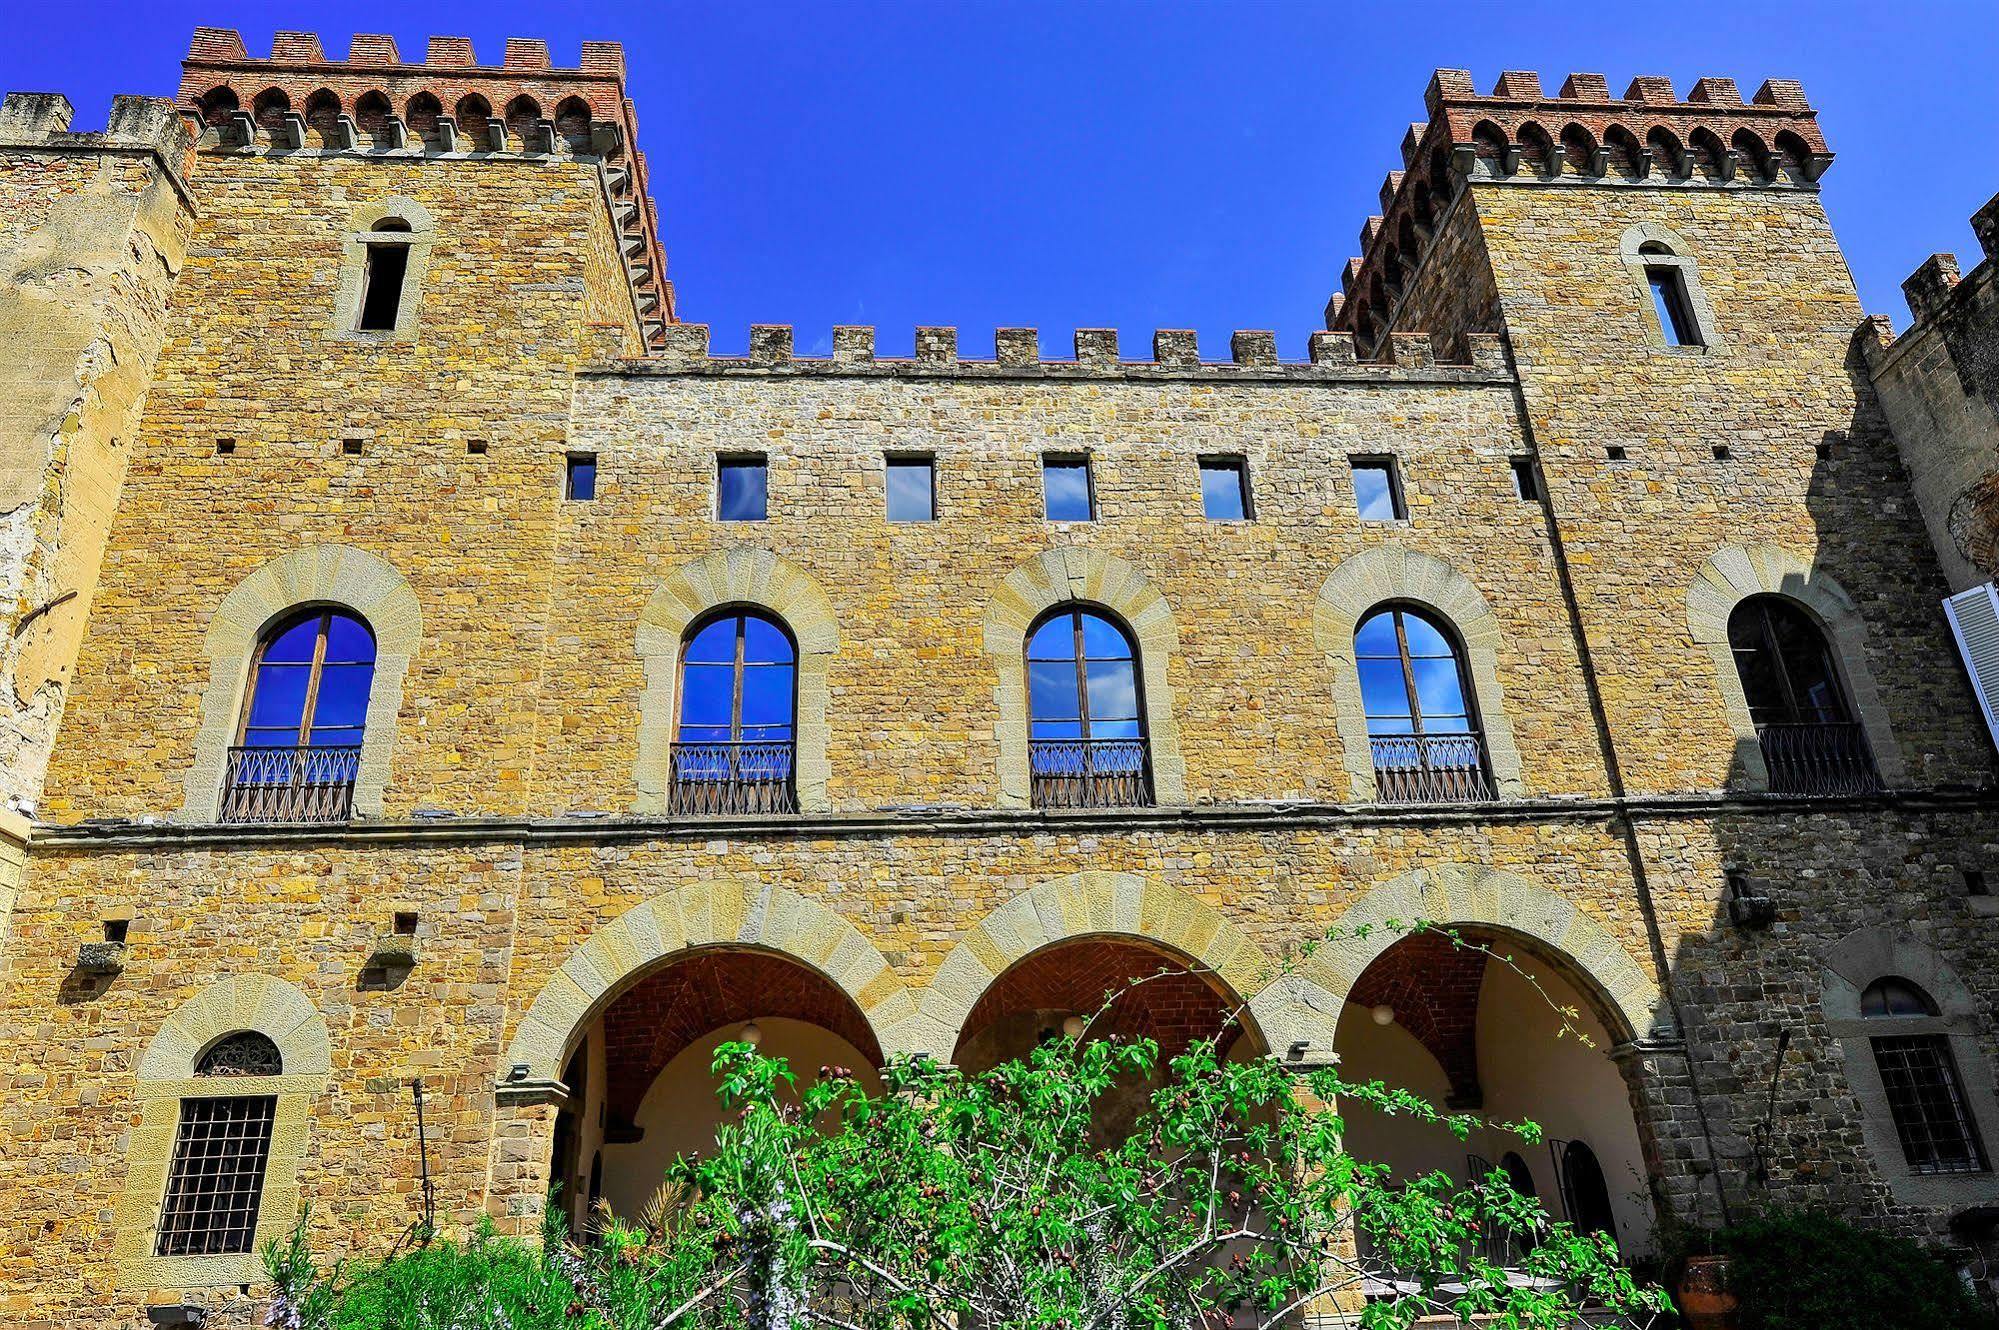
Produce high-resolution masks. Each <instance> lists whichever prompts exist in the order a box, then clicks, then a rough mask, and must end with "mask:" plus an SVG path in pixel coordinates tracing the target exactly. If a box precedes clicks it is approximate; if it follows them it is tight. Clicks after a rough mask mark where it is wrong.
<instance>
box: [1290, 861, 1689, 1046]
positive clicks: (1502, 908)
mask: <svg viewBox="0 0 1999 1330" xmlns="http://www.w3.org/2000/svg"><path fill="white" fill-rule="evenodd" d="M1419 920H1427V921H1429V922H1431V923H1435V924H1438V925H1444V926H1457V925H1472V924H1482V925H1485V926H1487V927H1491V928H1498V929H1503V930H1505V931H1507V932H1509V933H1515V934H1518V935H1520V936H1522V937H1525V938H1527V939H1530V940H1531V941H1533V942H1536V943H1538V944H1540V945H1541V946H1542V947H1544V948H1546V949H1547V950H1548V951H1549V952H1551V953H1552V954H1553V957H1554V958H1555V959H1556V960H1557V961H1561V962H1566V963H1567V964H1568V965H1569V966H1570V967H1572V969H1573V970H1574V971H1575V972H1576V974H1577V976H1578V977H1580V978H1581V979H1583V980H1585V981H1586V982H1587V984H1588V986H1589V987H1591V988H1593V989H1594V990H1595V995H1596V997H1597V998H1598V999H1599V1004H1600V1005H1601V1006H1603V1007H1604V1008H1606V1010H1604V1011H1602V1012H1600V1013H1599V1014H1600V1015H1602V1016H1604V1017H1605V1018H1606V1024H1607V1025H1608V1026H1610V1033H1611V1038H1612V1039H1613V1041H1615V1042H1619V1043H1622V1042H1626V1041H1628V1040H1631V1039H1633V1038H1643V1037H1646V1036H1648V1035H1650V1034H1651V1032H1652V1031H1653V1029H1654V1027H1655V1026H1657V1025H1664V1024H1670V1021H1669V1020H1668V1019H1666V1018H1664V1017H1663V1016H1662V1015H1661V1014H1660V1012H1659V1004H1660V1003H1661V1002H1662V1000H1663V999H1662V998H1661V997H1660V994H1659V986H1658V984H1657V982H1655V980H1654V979H1653V977H1652V974H1651V972H1650V971H1649V970H1648V969H1647V968H1646V967H1645V966H1644V965H1642V964H1640V963H1639V961H1638V960H1637V958H1636V957H1634V956H1633V955H1632V954H1631V953H1630V952H1629V951H1628V950H1626V949H1625V947H1624V945H1623V944H1622V943H1621V942H1619V941H1618V940H1617V938H1616V937H1615V936H1614V935H1613V934H1612V933H1611V932H1610V930H1609V929H1608V928H1607V927H1605V926H1604V925H1603V924H1602V923H1601V922H1599V921H1598V920H1596V919H1595V918H1593V917H1592V916H1591V915H1589V914H1588V913H1587V912H1585V911H1584V910H1582V909H1581V908H1580V907H1578V906H1576V905H1574V904H1572V903H1571V902H1569V901H1567V900H1565V899H1563V898H1562V897H1561V896H1559V895H1557V894H1556V893H1555V892H1553V891H1550V890H1549V889H1548V888H1546V887H1543V886H1541V885H1539V884H1537V883H1535V882H1533V881H1530V880H1529V879H1527V878H1524V877H1522V876H1520V875H1519V874H1517V873H1509V872H1505V871H1502V870H1499V869H1493V868H1483V867H1478V866H1475V865H1466V864H1438V865H1435V866H1433V867H1429V868H1419V869H1416V870H1414V871H1413V872H1408V873H1404V874H1402V875H1401V876H1400V877H1396V878H1393V879H1390V880H1389V881H1387V882H1384V883H1382V884H1380V885H1379V886H1376V887H1374V888H1373V889H1371V890H1370V891H1368V892H1367V893H1366V894H1365V895H1363V896H1362V897H1361V898H1360V899H1359V900H1357V901H1355V902H1354V903H1353V904H1352V905H1350V906H1348V907H1347V908H1346V910H1345V911H1344V912H1342V913H1341V915H1340V917H1339V918H1338V920H1336V921H1335V923H1334V925H1333V929H1332V930H1331V931H1332V933H1333V937H1332V938H1331V940H1329V941H1327V942H1326V943H1325V944H1323V945H1322V946H1320V947H1319V948H1318V949H1317V950H1316V951H1314V952H1313V954H1312V956H1311V959H1310V960H1308V961H1307V962H1306V963H1305V965H1304V966H1303V971H1302V972H1303V974H1304V975H1305V977H1306V978H1308V979H1310V980H1311V981H1312V982H1314V983H1316V984H1318V985H1319V987H1320V988H1321V989H1322V990H1323V991H1324V992H1326V993H1330V994H1333V995H1336V996H1337V997H1338V998H1339V999H1340V1000H1341V1001H1344V1000H1345V998H1346V995H1347V994H1348V993H1350V992H1352V991H1353V988H1354V985H1355V984H1357V983H1358V982H1359V981H1360V977H1361V975H1362V974H1363V973H1365V972H1366V970H1367V967H1368V966H1369V965H1371V964H1372V963H1373V962H1374V961H1375V959H1376V958H1377V957H1379V956H1380V955H1381V954H1382V953H1383V952H1385V951H1387V950H1388V949H1389V948H1390V947H1392V946H1394V945H1395V944H1396V943H1397V942H1398V941H1400V940H1401V939H1402V938H1403V937H1405V936H1407V934H1406V933H1405V932H1403V931H1402V930H1400V929H1398V928H1395V927H1391V926H1390V921H1395V922H1397V923H1400V924H1405V925H1406V924H1413V923H1415V922H1417V921H1419ZM1335 1019H1337V1014H1336V1015H1335ZM1620 1027H1621V1028H1620Z"/></svg>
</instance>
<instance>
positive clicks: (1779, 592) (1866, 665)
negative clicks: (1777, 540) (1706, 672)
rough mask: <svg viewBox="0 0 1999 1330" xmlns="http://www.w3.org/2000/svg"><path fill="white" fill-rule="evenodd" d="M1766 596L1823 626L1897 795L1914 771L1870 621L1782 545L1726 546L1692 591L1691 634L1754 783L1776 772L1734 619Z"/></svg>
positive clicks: (1824, 575)
mask: <svg viewBox="0 0 1999 1330" xmlns="http://www.w3.org/2000/svg"><path fill="white" fill-rule="evenodd" d="M1761 595H1775V596H1783V597H1785V598H1786V599H1789V600H1793V601H1796V602H1797V603H1798V604H1800V605H1803V606H1804V607H1805V608H1806V609H1808V610H1810V611H1811V612H1812V614H1813V615H1814V616H1816V617H1817V619H1818V620H1819V622H1820V623H1821V624H1822V625H1824V627H1825V630H1826V633H1827V636H1828V637H1829V639H1830V642H1831V646H1832V648H1833V653H1834V655H1835V656H1837V657H1838V660H1839V665H1840V671H1841V673H1842V674H1843V675H1844V676H1845V679H1846V686H1847V688H1848V690H1849V691H1850V692H1851V693H1852V695H1853V707H1854V710H1855V711H1856V712H1857V713H1858V714H1859V716H1860V722H1861V726H1862V728H1863V729H1865V730H1866V732H1867V742H1868V745H1869V747H1870V748H1872V750H1873V753H1874V765H1875V767H1876V769H1877V770H1879V772H1880V773H1881V779H1882V781H1883V782H1884V783H1886V784H1887V785H1888V786H1889V787H1891V788H1893V787H1896V786H1899V785H1902V784H1904V783H1905V782H1906V780H1907V778H1908V766H1907V763H1906V761H1905V760H1904V758H1903V756H1902V748H1901V744H1900V743H1899V742H1898V741H1897V739H1896V738H1895V729H1894V726H1893V724H1892V723H1891V722H1890V720H1889V718H1888V708H1887V705H1886V703H1885V702H1884V700H1883V698H1882V695H1881V689H1880V687H1879V685H1878V684H1876V682H1875V679H1874V672H1873V669H1872V666H1871V664H1870V662H1869V658H1868V643H1867V622H1866V620H1865V619H1864V618H1862V617H1861V614H1860V609H1859V607H1858V605H1857V604H1856V603H1855V602H1854V599H1853V597H1852V596H1851V595H1850V594H1849V593H1848V592H1847V590H1846V588H1845V587H1843V586H1841V585H1840V583H1839V579H1838V578H1836V577H1834V576H1833V575H1832V574H1831V573H1829V572H1827V571H1826V570H1824V569H1823V568H1820V567H1819V566H1818V565H1817V563H1816V561H1815V560H1814V558H1813V556H1811V555H1809V554H1806V553H1803V552H1801V551H1797V550H1791V549H1786V548H1784V547H1783V546H1781V545H1770V544H1764V545H1749V546H1743V545H1724V546H1723V547H1722V548H1720V549H1718V550H1716V551H1715V552H1714V553H1713V554H1712V555H1710V556H1709V558H1708V559H1707V561H1706V562H1705V563H1703V564H1702V565H1701V567H1700V570H1699V572H1698V573H1697V574H1696V575H1695V577H1694V580H1693V582H1692V584H1691V585H1689V586H1688V588H1687V632H1688V634H1689V635H1690V636H1691V637H1692V638H1693V640H1694V643H1695V644H1696V645H1697V646H1698V647H1701V648H1703V649H1705V650H1706V652H1707V654H1708V657H1709V659H1710V660H1711V661H1712V662H1713V663H1714V671H1715V684H1716V686H1717V687H1718V688H1719V689H1720V691H1721V704H1722V712H1723V714H1724V716H1725V717H1726V718H1727V720H1728V724H1729V728H1730V729H1732V730H1734V732H1735V740H1736V752H1737V755H1738V764H1739V766H1740V767H1741V768H1742V770H1743V772H1744V774H1745V775H1746V776H1747V778H1748V779H1749V781H1750V783H1751V784H1752V785H1755V786H1759V787H1761V786H1767V785H1768V783H1769V773H1768V771H1767V769H1766V768H1765V767H1764V764H1763V757H1762V749H1761V745H1760V744H1759V743H1758V741H1757V736H1756V725H1755V723H1754V721H1752V720H1751V718H1750V714H1749V698H1748V696H1747V695H1746V694H1745V693H1744V692H1743V691H1742V676H1741V675H1740V674H1739V673H1738V672H1737V670H1736V665H1735V656H1734V653H1733V652H1732V651H1731V650H1730V649H1729V645H1728V620H1729V616H1730V615H1732V614H1733V613H1734V612H1735V607H1736V606H1737V605H1739V604H1741V603H1742V602H1743V601H1744V600H1747V599H1748V598H1749V597H1751V596H1761Z"/></svg>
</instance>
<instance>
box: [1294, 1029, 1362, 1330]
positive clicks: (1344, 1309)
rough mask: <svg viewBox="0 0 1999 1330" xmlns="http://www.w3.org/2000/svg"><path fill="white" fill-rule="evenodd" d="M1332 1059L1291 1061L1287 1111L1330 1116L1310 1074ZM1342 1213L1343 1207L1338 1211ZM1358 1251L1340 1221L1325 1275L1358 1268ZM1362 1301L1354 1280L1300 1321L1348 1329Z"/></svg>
mask: <svg viewBox="0 0 1999 1330" xmlns="http://www.w3.org/2000/svg"><path fill="white" fill-rule="evenodd" d="M1335 1061H1336V1059H1335V1058H1334V1057H1332V1056H1331V1055H1326V1057H1325V1060H1324V1061H1323V1062H1316V1063H1313V1062H1303V1061H1300V1062H1294V1063H1292V1064H1291V1069H1292V1071H1293V1075H1292V1078H1291V1109H1292V1111H1293V1112H1297V1113H1305V1114H1309V1115H1311V1116H1315V1117H1316V1116H1318V1115H1320V1114H1330V1113H1333V1112H1334V1111H1335V1109H1334V1105H1333V1103H1332V1101H1330V1100H1327V1099H1322V1098H1320V1097H1319V1094H1318V1092H1317V1091H1316V1090H1314V1089H1313V1088H1312V1082H1311V1075H1312V1073H1313V1072H1315V1071H1323V1070H1325V1069H1327V1068H1329V1067H1331V1066H1333V1065H1334V1063H1335ZM1341 1213H1342V1215H1344V1214H1345V1210H1344V1207H1343V1208H1342V1211H1341ZM1359 1260H1360V1252H1359V1249H1358V1248H1357V1247H1356V1245H1355V1242H1354V1230H1353V1225H1352V1224H1350V1223H1347V1222H1345V1220H1344V1218H1343V1219H1342V1220H1341V1222H1340V1225H1339V1228H1338V1230H1337V1231H1336V1232H1335V1233H1334V1234H1333V1253H1332V1259H1331V1261H1330V1262H1328V1273H1329V1274H1330V1273H1331V1270H1332V1268H1333V1267H1334V1266H1335V1265H1344V1266H1346V1267H1347V1268H1348V1269H1350V1270H1358V1269H1359ZM1366 1305H1367V1303H1366V1298H1365V1297H1364V1296H1363V1294H1362V1292H1361V1287H1360V1283H1359V1280H1358V1278H1356V1279H1355V1281H1354V1282H1353V1283H1352V1284H1350V1285H1345V1286H1342V1287H1340V1288H1337V1289H1335V1290H1333V1291H1332V1292H1330V1293H1327V1294H1324V1295H1323V1296H1321V1297H1318V1298H1315V1299H1313V1300H1312V1301H1311V1302H1308V1303H1306V1304H1305V1305H1304V1307H1303V1308H1302V1309H1301V1313H1300V1315H1301V1321H1302V1323H1303V1325H1304V1328H1305V1330H1349V1327H1352V1326H1356V1325H1359V1324H1360V1315H1361V1312H1362V1311H1363V1310H1365V1309H1366Z"/></svg>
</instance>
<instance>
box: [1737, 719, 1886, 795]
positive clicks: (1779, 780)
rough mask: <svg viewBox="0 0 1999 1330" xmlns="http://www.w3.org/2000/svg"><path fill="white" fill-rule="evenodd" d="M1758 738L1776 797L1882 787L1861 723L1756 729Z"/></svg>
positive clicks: (1868, 790)
mask: <svg viewBox="0 0 1999 1330" xmlns="http://www.w3.org/2000/svg"><path fill="white" fill-rule="evenodd" d="M1756 740H1757V743H1758V744H1759V745H1760V746H1761V747H1762V749H1763V765H1764V766H1765V767H1767V768H1769V771H1770V789H1771V792H1772V793H1775V794H1872V793H1874V792H1876V791H1877V790H1879V789H1880V788H1881V776H1880V773H1879V772H1877V771H1875V769H1874V752H1873V750H1872V749H1870V748H1869V747H1868V746H1867V734H1866V732H1865V731H1864V730H1862V729H1861V727H1860V723H1859V722H1858V721H1806V722H1803V723H1801V724H1782V725H1758V726H1757V727H1756Z"/></svg>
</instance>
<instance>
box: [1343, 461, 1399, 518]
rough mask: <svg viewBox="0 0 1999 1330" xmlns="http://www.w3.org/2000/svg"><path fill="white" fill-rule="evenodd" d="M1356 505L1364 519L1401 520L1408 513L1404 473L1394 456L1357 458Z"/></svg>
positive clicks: (1355, 468) (1355, 478) (1355, 471)
mask: <svg viewBox="0 0 1999 1330" xmlns="http://www.w3.org/2000/svg"><path fill="white" fill-rule="evenodd" d="M1348 460H1349V461H1350V462H1351V463H1352V466H1353V497H1354V507H1355V508H1356V509H1357V510H1358V511H1359V513H1360V520H1361V521H1363V522H1400V521H1404V520H1406V519H1407V518H1408V516H1409V507H1408V504H1407V503H1405V502H1404V501H1403V497H1402V476H1401V473H1400V471H1399V470H1398V468H1397V467H1396V465H1395V459H1394V458H1393V457H1354V458H1350V459H1348Z"/></svg>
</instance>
